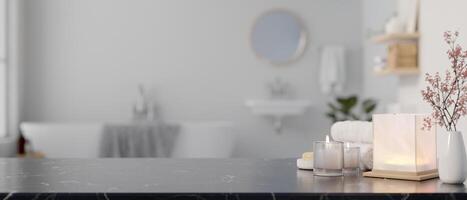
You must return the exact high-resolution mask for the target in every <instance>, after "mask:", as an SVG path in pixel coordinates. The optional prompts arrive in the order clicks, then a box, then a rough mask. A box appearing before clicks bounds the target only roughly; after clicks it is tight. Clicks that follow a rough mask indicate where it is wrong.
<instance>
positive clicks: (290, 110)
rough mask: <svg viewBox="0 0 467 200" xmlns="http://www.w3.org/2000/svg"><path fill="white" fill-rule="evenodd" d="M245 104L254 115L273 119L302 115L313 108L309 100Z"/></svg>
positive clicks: (251, 102) (254, 101)
mask: <svg viewBox="0 0 467 200" xmlns="http://www.w3.org/2000/svg"><path fill="white" fill-rule="evenodd" d="M245 104H246V106H248V107H249V108H250V109H251V111H252V112H253V113H254V114H256V115H264V116H271V117H285V116H296V115H301V114H303V113H305V112H306V110H307V109H308V108H309V107H310V106H311V102H310V101H308V100H292V99H290V100H289V99H270V100H247V101H246V102H245Z"/></svg>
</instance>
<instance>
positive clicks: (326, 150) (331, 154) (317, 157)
mask: <svg viewBox="0 0 467 200" xmlns="http://www.w3.org/2000/svg"><path fill="white" fill-rule="evenodd" d="M313 149H314V162H313V173H314V174H315V175H317V176H342V175H343V174H342V169H343V168H344V144H343V143H342V142H335V141H330V140H329V136H326V141H316V142H314V145H313Z"/></svg>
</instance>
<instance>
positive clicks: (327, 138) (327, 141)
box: [326, 135, 329, 143]
mask: <svg viewBox="0 0 467 200" xmlns="http://www.w3.org/2000/svg"><path fill="white" fill-rule="evenodd" d="M326 143H329V135H326Z"/></svg>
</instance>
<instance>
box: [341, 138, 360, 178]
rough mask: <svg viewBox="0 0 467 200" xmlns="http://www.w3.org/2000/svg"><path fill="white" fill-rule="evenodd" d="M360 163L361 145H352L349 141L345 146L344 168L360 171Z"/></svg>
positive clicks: (350, 170)
mask: <svg viewBox="0 0 467 200" xmlns="http://www.w3.org/2000/svg"><path fill="white" fill-rule="evenodd" d="M359 165H360V147H351V146H350V144H349V143H347V144H346V146H345V147H344V170H345V171H348V172H354V171H358V169H359Z"/></svg>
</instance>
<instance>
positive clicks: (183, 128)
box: [20, 122, 235, 158]
mask: <svg viewBox="0 0 467 200" xmlns="http://www.w3.org/2000/svg"><path fill="white" fill-rule="evenodd" d="M172 123H173V122H172ZM176 124H179V125H180V133H179V135H178V137H177V140H176V142H175V146H174V149H173V153H172V157H177V158H227V157H231V155H232V151H233V148H234V145H235V134H234V126H233V124H232V123H230V122H183V123H176ZM103 126H104V123H43V122H41V123H35V122H25V123H21V126H20V128H21V131H22V133H23V134H24V137H25V138H27V139H28V140H30V141H31V143H32V146H33V149H34V150H36V151H41V152H43V153H44V154H45V155H46V156H47V157H48V158H97V157H98V155H99V144H100V141H99V140H100V138H101V134H102V128H103Z"/></svg>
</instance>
